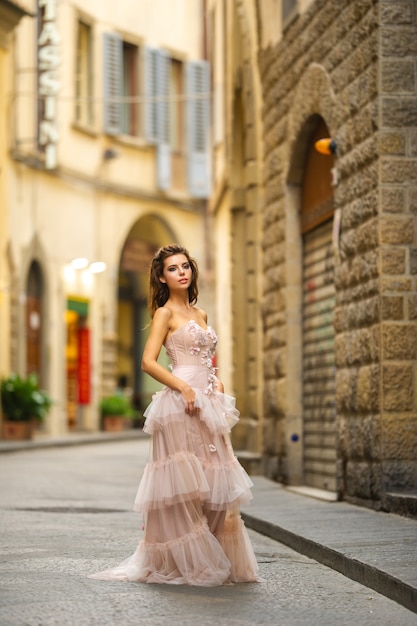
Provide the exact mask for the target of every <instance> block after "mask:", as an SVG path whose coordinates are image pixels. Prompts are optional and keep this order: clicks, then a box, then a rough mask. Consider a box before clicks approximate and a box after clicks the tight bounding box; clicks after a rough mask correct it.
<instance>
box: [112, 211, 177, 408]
mask: <svg viewBox="0 0 417 626" xmlns="http://www.w3.org/2000/svg"><path fill="white" fill-rule="evenodd" d="M172 241H176V238H175V236H174V235H173V233H172V231H171V230H170V229H169V228H168V226H167V225H166V224H165V223H164V222H163V221H162V220H161V219H160V218H158V217H156V216H152V215H149V216H145V217H142V218H140V219H139V220H138V221H137V222H136V223H135V224H134V225H133V226H132V228H131V229H130V231H129V233H128V235H127V237H126V240H125V242H124V245H123V249H122V253H121V255H120V263H119V274H118V294H117V336H118V342H117V359H116V380H117V386H118V388H119V389H120V390H121V391H123V392H124V393H126V394H127V395H129V396H130V397H131V398H132V401H133V404H134V406H135V407H136V408H137V409H138V410H139V411H140V410H143V409H144V408H145V407H146V406H147V404H148V403H149V401H150V399H151V396H152V394H153V393H154V392H155V391H156V389H158V388H159V387H160V385H159V384H158V383H156V382H155V381H154V380H153V379H152V378H151V377H150V376H146V375H144V374H143V372H142V371H141V361H142V354H143V348H144V345H145V342H146V340H147V337H148V334H149V322H150V318H149V313H148V308H147V307H148V272H149V265H150V262H151V260H152V257H153V255H154V254H155V252H156V251H157V250H158V248H160V247H161V246H164V245H167V244H169V243H171V242H172ZM160 360H161V362H162V363H163V364H164V365H167V364H168V359H167V357H166V356H165V353H164V352H162V353H161V357H160Z"/></svg>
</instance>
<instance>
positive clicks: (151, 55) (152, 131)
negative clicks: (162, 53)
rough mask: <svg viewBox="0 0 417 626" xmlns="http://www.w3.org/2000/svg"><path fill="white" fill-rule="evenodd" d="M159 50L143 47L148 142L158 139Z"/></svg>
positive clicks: (145, 128)
mask: <svg viewBox="0 0 417 626" xmlns="http://www.w3.org/2000/svg"><path fill="white" fill-rule="evenodd" d="M158 52H159V51H158V50H156V49H155V48H148V47H147V48H144V49H143V54H144V57H143V60H144V67H143V93H144V96H145V103H144V107H143V112H144V120H143V127H144V135H145V140H146V141H147V142H148V143H157V141H158V114H157V110H158V106H157V104H158V103H157V101H156V99H155V98H156V95H157V92H158V88H157V78H158V58H159V54H158Z"/></svg>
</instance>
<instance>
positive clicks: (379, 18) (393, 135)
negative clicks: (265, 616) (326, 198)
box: [259, 0, 417, 510]
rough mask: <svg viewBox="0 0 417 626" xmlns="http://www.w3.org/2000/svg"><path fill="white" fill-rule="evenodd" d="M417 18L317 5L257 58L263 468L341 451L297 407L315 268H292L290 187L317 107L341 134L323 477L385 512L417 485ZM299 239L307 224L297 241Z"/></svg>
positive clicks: (410, 6)
mask: <svg viewBox="0 0 417 626" xmlns="http://www.w3.org/2000/svg"><path fill="white" fill-rule="evenodd" d="M260 19H261V21H262V15H261V14H260ZM416 20H417V6H416V3H415V2H412V1H410V2H395V1H394V2H392V1H390V2H383V1H379V2H376V1H375V0H342V1H340V2H334V1H332V0H317V1H316V2H312V3H311V4H310V5H309V6H308V8H307V9H306V10H305V12H303V13H299V14H296V15H295V16H294V18H293V19H292V20H290V21H289V23H287V24H286V25H284V30H283V32H282V38H281V40H280V41H279V42H277V43H276V44H275V45H268V46H265V47H263V49H262V50H261V51H260V54H259V63H260V74H261V81H262V87H263V98H264V148H265V150H264V184H265V207H264V238H263V244H264V275H265V285H264V299H263V316H264V324H265V326H264V333H265V354H264V356H265V378H266V381H265V389H266V393H265V429H266V431H267V432H268V433H269V434H268V437H267V438H266V441H268V442H270V444H269V445H268V446H266V448H265V452H266V454H267V456H268V458H269V473H270V474H272V475H274V477H276V478H277V479H279V480H284V481H285V482H288V481H290V482H293V481H296V482H298V481H301V482H305V476H306V473H308V472H309V469H308V467H306V466H308V464H310V466H314V465H316V466H319V465H320V464H321V463H322V462H323V458H325V457H326V456H327V455H330V456H331V450H330V449H329V448H328V446H327V444H326V441H325V439H326V433H324V432H323V431H322V432H321V433H320V432H318V431H316V438H317V441H316V442H315V443H311V442H310V443H309V442H308V441H306V439H307V438H308V437H310V439H311V438H313V437H314V432H310V433H308V432H306V422H305V420H303V419H299V417H298V416H299V413H298V409H299V408H301V415H303V414H305V412H306V406H305V388H306V373H305V371H303V370H304V368H305V367H306V362H305V355H304V360H303V355H302V352H303V346H304V348H305V342H304V341H303V337H302V336H303V333H305V325H306V323H307V322H306V317H305V315H304V314H305V310H306V303H305V299H304V302H303V295H302V293H301V292H302V291H303V287H302V283H303V280H304V281H305V279H306V277H305V275H304V278H303V277H302V276H300V274H301V272H299V269H297V267H296V269H295V270H294V269H292V268H291V262H292V260H294V255H293V253H294V250H291V249H290V247H289V245H288V236H289V235H290V236H291V234H290V231H291V233H292V234H294V233H295V230H291V222H292V221H294V220H295V221H297V220H298V219H299V214H300V210H302V206H301V203H300V201H299V198H297V197H296V198H294V195H295V196H297V195H299V194H300V192H301V193H302V188H303V185H304V184H306V181H305V178H303V176H304V173H305V159H306V151H307V150H308V146H309V141H310V138H311V136H312V133H313V132H314V128H315V125H316V124H317V121H316V120H318V118H321V120H323V121H324V123H325V125H326V126H327V129H328V131H329V136H330V137H331V138H333V139H334V140H335V142H336V145H337V151H336V158H335V180H334V181H333V182H334V183H335V184H334V188H333V202H334V212H333V217H332V218H331V219H332V220H333V226H334V228H333V233H332V249H333V253H334V254H333V266H334V276H333V281H334V290H335V302H334V311H333V322H332V323H333V327H334V409H335V410H334V431H335V434H336V440H335V444H336V448H335V451H334V452H335V454H334V457H333V461H334V469H333V472H330V473H332V476H331V475H330V476H329V482H331V484H332V487H331V489H332V490H335V491H336V492H337V493H338V494H339V495H340V496H341V497H343V498H345V499H347V500H350V501H353V502H361V503H366V504H368V505H370V506H375V507H379V506H383V507H384V508H385V509H388V510H390V509H391V508H394V509H398V508H401V507H402V506H403V504H402V503H403V502H404V500H406V498H404V497H400V496H398V492H403V493H404V492H407V491H412V490H413V489H415V488H416V485H417V395H416V382H417V380H416V375H417V370H416V362H417V361H416V360H417V321H416V317H417V314H416V311H417V307H416V304H417V301H416V287H417V284H416V262H415V260H416V248H415V246H416V243H417V230H416V226H417V224H416V180H417V158H416V157H417V152H416V141H417V131H416V122H417V117H416V116H417V90H416V89H417V85H416V63H417V22H416ZM261 28H262V24H261ZM297 214H298V215H297ZM339 221H340V227H339V228H337V226H338V222H339ZM298 239H300V237H298ZM305 241H306V236H305V235H304V237H301V246H302V247H303V244H305ZM300 256H301V257H302V256H303V252H301V254H298V256H296V260H298V258H300ZM304 291H305V290H304ZM304 296H305V293H304ZM294 301H295V302H294ZM300 303H301V316H299V317H297V310H299V304H300ZM294 306H295V310H294V308H293V307H294ZM294 318H296V319H295V326H296V328H295V329H293V330H291V325H293V324H294ZM297 327H298V328H297ZM303 327H304V328H303ZM291 337H293V338H294V339H295V341H294V342H292V341H291ZM300 347H301V349H300ZM313 367H314V364H313ZM298 372H300V373H301V376H300V375H298V376H297V373H298ZM303 381H304V385H303ZM303 388H304V391H303ZM320 393H321V394H323V393H324V390H323V389H321V390H320ZM319 406H320V405H319ZM297 447H299V448H302V449H300V450H298V451H297V450H296V449H295V450H294V448H297ZM314 447H315V451H314ZM308 449H310V451H311V450H312V449H313V453H312V454H311V455H310V458H307V457H306V451H307V450H308ZM310 470H311V471H310V476H311V481H312V482H311V483H310V484H311V485H312V486H315V487H322V488H324V489H326V488H328V485H327V484H326V479H325V476H326V474H329V472H328V470H326V469H325V468H324V469H323V471H322V473H321V477H320V468H318V472H316V474H315V473H314V468H313V467H310ZM314 475H315V476H316V479H317V477H318V480H319V481H320V479H321V480H322V485H320V482H315V479H314ZM392 494H394V495H392ZM395 494H397V495H395Z"/></svg>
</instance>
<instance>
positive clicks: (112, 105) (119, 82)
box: [103, 33, 140, 137]
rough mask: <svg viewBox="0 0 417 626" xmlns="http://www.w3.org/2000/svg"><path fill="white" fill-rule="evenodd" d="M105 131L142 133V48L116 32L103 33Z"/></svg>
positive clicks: (135, 135) (136, 134)
mask: <svg viewBox="0 0 417 626" xmlns="http://www.w3.org/2000/svg"><path fill="white" fill-rule="evenodd" d="M103 52H104V131H105V132H106V133H107V134H108V135H119V134H121V133H124V134H125V135H131V136H134V137H137V136H138V135H139V134H140V123H139V121H140V104H139V95H140V90H139V48H138V46H135V45H134V44H131V43H129V42H126V41H123V40H122V39H121V38H120V37H119V35H117V34H115V33H105V34H104V45H103Z"/></svg>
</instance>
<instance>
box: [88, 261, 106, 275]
mask: <svg viewBox="0 0 417 626" xmlns="http://www.w3.org/2000/svg"><path fill="white" fill-rule="evenodd" d="M88 269H89V270H90V272H91V273H92V274H100V272H104V271H105V269H106V264H105V263H104V261H94V263H91V265H90V267H89V268H88Z"/></svg>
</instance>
